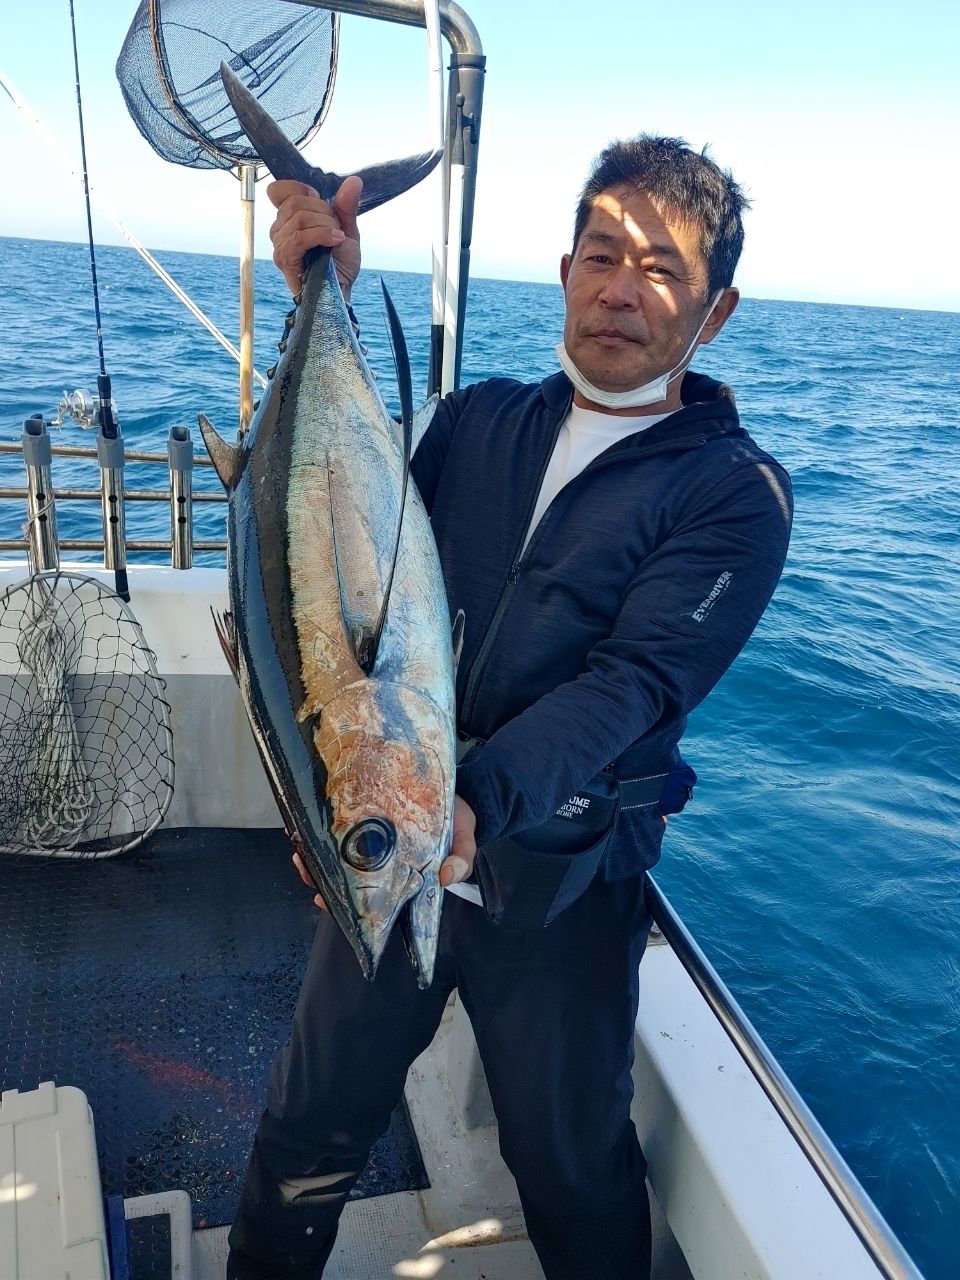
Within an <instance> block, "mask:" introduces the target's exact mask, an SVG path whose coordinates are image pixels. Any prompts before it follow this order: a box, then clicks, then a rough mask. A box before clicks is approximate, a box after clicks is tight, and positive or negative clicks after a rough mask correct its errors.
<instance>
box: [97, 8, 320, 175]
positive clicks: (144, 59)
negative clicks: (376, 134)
mask: <svg viewBox="0 0 960 1280" xmlns="http://www.w3.org/2000/svg"><path fill="white" fill-rule="evenodd" d="M337 33H338V15H337V14H334V13H330V12H329V11H327V10H324V9H313V8H307V7H301V6H298V5H295V4H289V3H286V0H243V3H237V0H232V3H226V2H225V0H220V3H211V2H210V0H163V2H161V0H142V3H141V4H140V6H139V8H138V9H137V12H136V15H135V16H134V19H133V22H132V24H131V26H130V30H129V31H128V32H127V38H126V39H125V40H124V42H123V48H122V49H121V50H120V57H119V58H118V59H117V79H118V80H119V82H120V89H121V91H122V93H123V97H124V100H125V101H126V104H127V110H128V111H129V112H130V115H131V116H132V117H133V120H134V122H135V123H136V125H137V128H138V129H139V130H140V132H141V133H142V134H143V136H144V137H145V138H146V139H147V141H148V142H149V143H150V145H151V146H152V147H153V149H154V150H155V151H156V152H157V153H158V154H159V155H161V156H162V157H163V158H164V159H165V160H171V161H173V163H174V164H182V165H187V166H188V167H190V168H193V169H232V168H234V167H235V166H236V165H237V164H252V165H256V164H259V157H258V156H257V154H256V152H255V151H254V149H253V146H252V145H251V143H250V140H249V138H247V136H246V134H245V133H244V132H243V130H242V128H241V127H240V125H239V124H238V122H237V118H236V115H235V114H234V111H233V108H232V107H231V106H230V103H229V101H228V99H227V95H226V92H225V90H224V88H223V83H222V82H221V79H220V63H221V61H223V62H226V63H227V64H228V66H229V67H230V68H231V70H233V71H234V72H235V73H236V74H237V75H238V76H239V77H240V79H241V80H242V81H243V83H244V84H245V85H246V86H247V88H248V89H250V91H251V92H252V93H253V94H254V95H255V96H256V97H257V99H258V100H259V101H260V102H261V103H262V105H263V107H264V108H265V109H266V110H267V111H269V113H270V115H272V116H273V118H274V120H276V121H277V123H278V124H279V125H280V127H281V128H282V129H283V130H284V132H285V133H286V134H287V136H288V137H289V138H290V140H291V142H294V143H297V144H299V143H303V142H305V141H306V140H307V139H308V138H309V137H311V136H312V135H313V133H314V132H315V131H316V130H317V129H318V128H319V127H320V124H321V123H322V121H323V117H324V116H325V114H326V111H327V106H328V105H329V101H330V97H331V94H332V90H333V81H334V76H335V74H336V67H337Z"/></svg>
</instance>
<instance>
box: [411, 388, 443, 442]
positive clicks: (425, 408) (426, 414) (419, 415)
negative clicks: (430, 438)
mask: <svg viewBox="0 0 960 1280" xmlns="http://www.w3.org/2000/svg"><path fill="white" fill-rule="evenodd" d="M439 403H440V397H439V396H438V395H436V394H434V395H432V396H431V397H430V399H429V400H427V401H426V403H425V404H422V405H421V406H420V408H419V409H418V410H417V412H416V413H415V414H414V415H413V431H412V435H413V439H412V440H411V442H410V453H411V454H414V453H416V452H417V449H418V448H419V447H420V441H421V440H422V439H423V437H424V436H425V435H426V434H427V427H429V425H430V423H431V422H432V421H433V415H434V414H435V413H436V411H437V405H438V404H439Z"/></svg>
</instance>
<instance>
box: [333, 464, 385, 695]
mask: <svg viewBox="0 0 960 1280" xmlns="http://www.w3.org/2000/svg"><path fill="white" fill-rule="evenodd" d="M332 474H333V473H332V468H331V466H330V460H329V457H328V459H327V493H328V499H329V502H328V507H329V511H330V531H331V537H332V540H333V558H334V563H335V565H336V570H337V586H338V589H339V593H340V615H341V618H342V620H343V632H344V636H345V639H346V641H347V643H348V644H349V646H350V649H351V651H352V653H353V657H354V660H355V661H356V663H357V665H358V666H359V667H360V669H361V670H362V671H363V672H364V673H365V674H367V675H369V673H370V670H371V668H372V667H373V663H374V659H375V658H376V652H377V650H376V643H377V642H376V622H377V618H378V617H379V616H380V612H381V599H382V590H381V586H380V578H379V577H378V574H377V562H376V556H375V554H372V553H371V550H370V547H369V543H370V539H369V536H367V535H365V531H364V526H363V522H362V520H361V518H360V516H359V515H358V512H357V511H356V509H355V508H354V506H353V504H352V503H351V502H350V501H349V495H344V494H343V493H341V492H340V491H338V490H337V489H336V488H335V486H334V484H333V480H332Z"/></svg>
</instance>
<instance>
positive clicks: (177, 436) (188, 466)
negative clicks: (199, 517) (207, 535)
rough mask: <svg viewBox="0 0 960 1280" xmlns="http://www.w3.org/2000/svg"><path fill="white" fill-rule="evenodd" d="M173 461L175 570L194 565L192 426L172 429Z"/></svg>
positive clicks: (169, 448) (170, 450)
mask: <svg viewBox="0 0 960 1280" xmlns="http://www.w3.org/2000/svg"><path fill="white" fill-rule="evenodd" d="M167 457H168V458H169V460H170V547H171V550H170V563H171V564H172V565H173V567H174V569H189V568H190V567H191V566H192V564H193V440H192V439H191V436H190V428H189V427H171V428H170V435H169V437H168V438H167Z"/></svg>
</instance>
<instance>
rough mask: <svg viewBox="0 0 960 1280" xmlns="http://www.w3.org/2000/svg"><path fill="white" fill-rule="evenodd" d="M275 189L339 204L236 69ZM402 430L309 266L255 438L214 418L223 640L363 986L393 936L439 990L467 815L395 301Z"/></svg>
mask: <svg viewBox="0 0 960 1280" xmlns="http://www.w3.org/2000/svg"><path fill="white" fill-rule="evenodd" d="M222 70H223V71H224V81H225V83H226V84H227V89H228V92H229V93H230V96H231V100H232V102H233V104H234V107H235V109H236V111H237V114H238V115H239V116H240V117H241V122H242V123H243V126H244V128H245V129H246V132H247V134H248V136H249V137H250V138H251V139H252V140H253V142H254V145H255V146H256V147H257V149H258V151H259V152H260V155H261V156H262V158H263V159H264V161H265V162H266V164H267V165H268V167H269V168H270V169H271V171H272V172H273V174H274V176H275V177H277V178H296V179H298V180H300V181H306V182H310V183H311V184H312V185H313V186H314V187H315V188H316V189H317V191H318V192H319V193H320V194H321V195H322V196H324V197H325V198H326V199H331V198H332V196H333V193H334V192H335V191H336V188H337V186H338V185H339V183H340V181H341V179H340V178H339V177H337V176H336V175H332V174H331V175H328V174H325V173H323V171H322V170H318V169H313V168H311V167H310V166H309V165H307V164H306V162H305V161H304V160H303V158H302V157H301V156H300V155H299V153H298V152H297V151H296V149H295V148H294V147H293V146H292V144H290V143H289V142H288V141H287V140H286V138H285V137H284V136H283V134H281V133H280V131H279V129H277V127H276V125H275V124H274V123H273V121H271V120H270V117H269V116H267V115H266V114H265V113H264V112H263V110H262V108H260V106H259V104H258V103H257V102H256V100H255V99H253V98H252V97H251V96H250V94H248V93H247V91H246V90H245V89H244V87H243V86H242V85H241V84H240V82H239V81H238V80H237V79H236V77H234V76H233V75H231V73H230V72H229V70H227V69H225V68H223V69H222ZM435 158H436V157H433V156H418V157H413V158H412V159H411V160H409V161H399V162H394V163H392V164H389V165H384V166H380V167H378V168H374V169H370V170H365V171H362V173H361V176H362V177H363V179H364V191H363V197H362V201H361V206H360V208H361V211H362V210H364V209H369V208H372V207H373V206H374V205H376V204H379V203H382V202H383V201H384V200H386V199H389V198H390V197H391V196H393V195H396V194H398V193H399V192H400V191H402V190H405V189H406V188H407V187H408V186H412V185H413V183H414V182H416V181H419V179H420V178H422V177H423V176H425V174H426V173H427V172H429V170H430V168H432V166H433V163H434V162H435ZM386 301H387V305H388V313H389V315H390V320H391V329H392V331H393V338H394V348H395V354H396V356H397V364H398V381H399V383H400V387H401V401H402V410H403V419H404V421H403V423H401V424H398V423H396V422H395V421H394V419H393V418H392V417H391V416H390V414H389V413H388V412H387V410H386V408H385V407H384V404H383V401H382V399H381V397H380V393H379V391H378V390H377V386H376V383H375V382H374V380H373V378H372V377H371V374H370V371H369V369H368V368H367V365H366V362H365V360H364V358H363V356H362V354H361V352H360V349H359V346H358V344H357V340H356V337H355V336H354V333H353V329H352V326H351V323H350V319H349V316H348V314H347V310H346V306H345V304H344V300H343V296H342V294H341V292H340V287H339V285H338V283H337V278H336V274H335V272H334V270H333V266H332V263H331V260H330V254H329V252H326V251H323V252H318V253H316V255H315V259H314V260H313V261H312V263H311V264H310V265H309V266H308V270H307V274H306V278H305V281H304V284H303V290H302V293H301V295H300V297H299V300H298V305H297V306H296V307H295V309H294V310H293V311H292V312H291V313H290V315H289V316H288V317H287V332H286V333H285V336H284V341H283V342H281V344H280V346H281V350H282V352H283V354H282V357H281V359H280V362H279V365H278V366H277V369H276V372H275V373H274V375H273V378H272V380H271V382H270V384H269V386H268V388H267V390H266V392H265V394H264V396H263V399H262V401H261V403H260V406H259V409H258V411H257V414H256V416H255V417H254V420H253V423H252V425H251V427H250V430H249V432H248V433H247V434H246V436H244V437H242V438H241V439H240V441H239V443H238V444H237V445H236V446H235V447H234V446H230V445H228V444H226V443H225V442H224V441H223V440H222V439H221V438H220V437H219V436H218V435H217V434H216V432H215V431H214V430H213V428H212V426H211V425H210V423H209V422H207V421H206V419H204V418H203V417H201V421H200V426H201V431H202V433H203V438H204V441H205V443H206V445H207V448H208V450H209V452H210V454H211V457H212V458H213V461H214V464H215V466H216V468H217V471H218V474H219V475H220V478H221V480H222V481H223V484H224V486H225V488H226V489H227V492H228V494H229V518H228V529H229V553H228V578H229V587H230V604H231V614H230V615H228V618H227V620H226V625H225V626H224V627H223V628H222V629H221V640H222V641H223V643H224V648H225V651H227V654H228V658H230V660H231V661H232V663H233V665H234V669H235V672H236V675H237V679H238V682H239V685H240V690H241V694H242V696H243V700H244V703H245V706H246V709H247V713H248V715H249V718H250V723H251V725H252V726H253V732H254V736H255V738H256V741H257V745H258V747H259V749H260V753H261V755H262V757H263V761H264V765H265V767H266V770H267V773H268V775H269V777H270V780H271V783H272V785H273V788H274V791H275V794H276V796H277V800H278V803H279V805H280V808H281V810H282V812H283V816H284V820H285V823H286V826H287V831H288V833H289V835H290V836H291V838H292V839H293V841H294V843H295V845H296V846H297V847H298V849H299V851H300V853H301V856H302V857H303V860H304V862H305V863H306V865H307V867H308V868H309V870H310V873H311V875H312V876H313V878H314V879H315V880H316V883H317V886H318V888H319V889H320V891H321V893H322V894H323V896H324V898H325V899H326V902H327V905H328V907H329V908H330V910H331V912H332V913H333V915H334V917H335V919H336V920H337V922H338V924H339V925H340V927H341V929H342V930H343V932H344V933H345V935H346V936H347V938H348V939H349V941H350V942H351V944H352V945H353V948H354V950H355V951H356V953H357V957H358V959H359V961H360V964H361V966H362V968H363V972H364V973H365V975H366V976H367V977H368V978H372V977H373V976H374V974H375V972H376V967H377V963H378V961H379V959H380V956H381V954H382V952H383V948H384V946H385V944H386V941H387V938H388V936H389V934H390V931H391V929H392V927H393V925H394V924H395V923H396V922H397V921H398V920H399V921H400V922H401V925H402V927H403V929H404V935H405V940H406V943H407V949H408V952H409V954H410V958H411V961H412V963H413V965H414V967H415V969H416V971H417V976H418V981H419V982H420V985H421V986H426V985H428V984H429V982H430V980H431V978H432V974H433V964H434V956H435V952H436V940H437V932H438V929H439V921H440V908H441V899H442V890H441V888H440V884H439V879H438V870H439V866H440V862H441V861H442V859H443V858H444V857H445V856H446V853H447V851H448V848H449V843H450V836H451V829H452V820H453V800H454V774H455V711H454V692H453V688H454V669H453V667H454V664H453V657H452V645H451V633H450V618H449V613H448V609H447V603H446V597H445V594H444V586H443V578H442V576H441V572H440V565H439V561H438V559H437V551H436V546H435V544H434V541H433V536H432V533H431V531H430V525H429V521H428V519H427V515H426V512H425V510H424V507H423V504H422V502H421V500H420V496H419V494H418V493H417V491H416V487H415V485H414V484H413V483H412V482H410V483H408V475H407V473H408V468H409V460H410V454H411V453H412V450H413V448H415V446H416V443H417V441H418V439H419V436H420V435H422V432H423V430H424V429H425V427H426V425H427V422H428V421H429V416H430V414H431V413H432V410H433V404H431V405H429V406H426V407H425V409H424V410H421V411H420V414H419V415H418V416H417V418H415V419H414V418H413V415H412V411H411V404H410V400H411V397H410V377H409V365H408V364H407V359H406V350H405V347H404V345H403V336H402V334H401V333H400V329H399V323H398V322H397V320H396V315H395V312H393V309H392V305H391V304H390V303H389V299H386Z"/></svg>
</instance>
